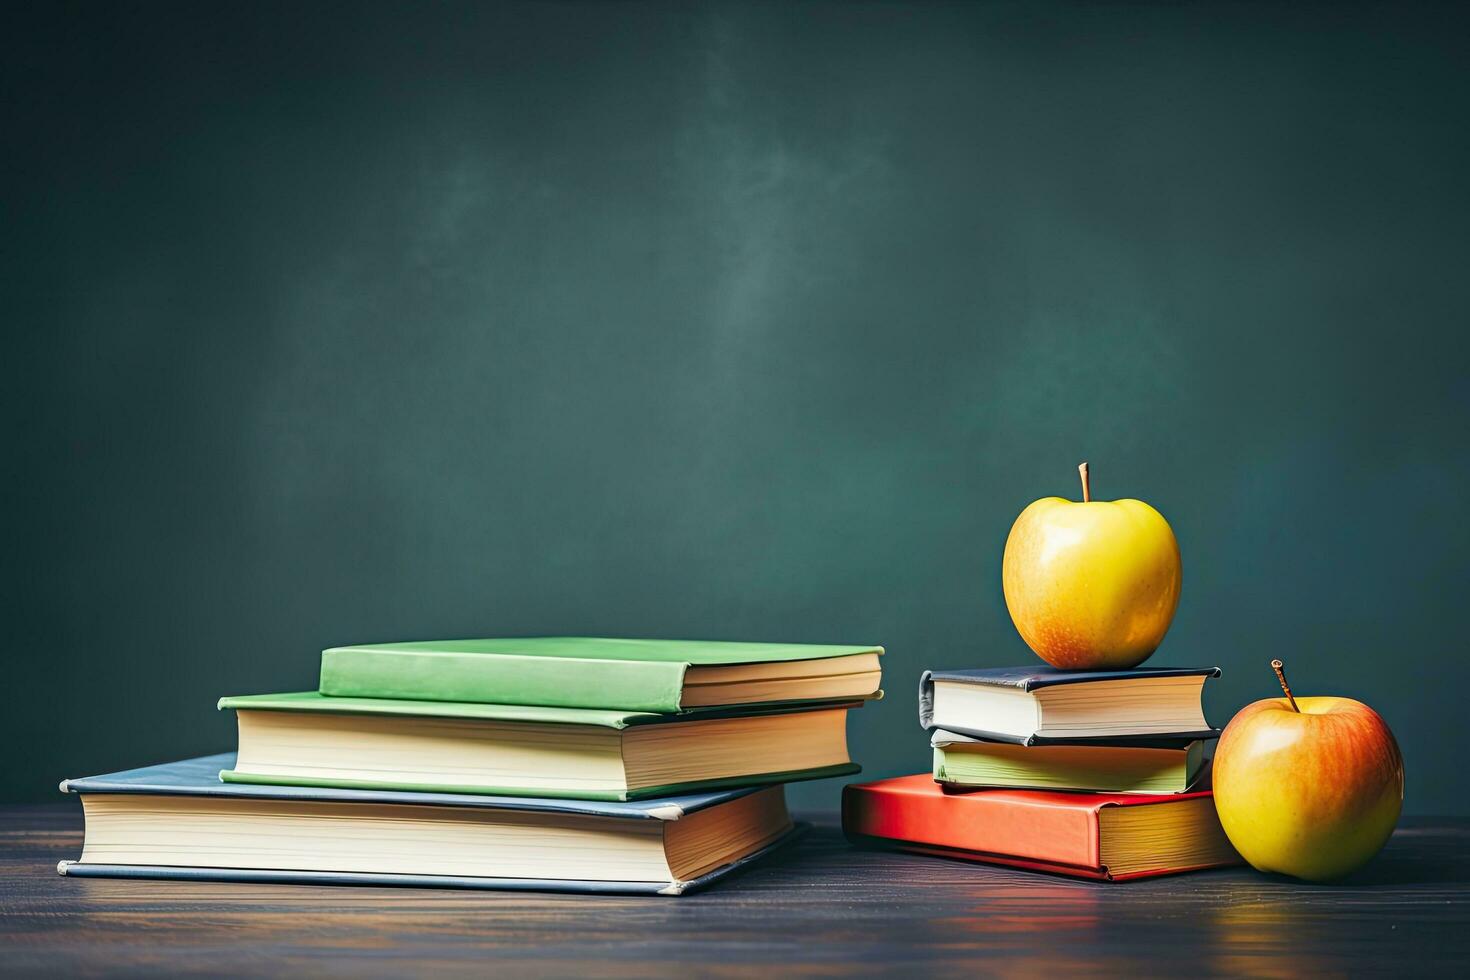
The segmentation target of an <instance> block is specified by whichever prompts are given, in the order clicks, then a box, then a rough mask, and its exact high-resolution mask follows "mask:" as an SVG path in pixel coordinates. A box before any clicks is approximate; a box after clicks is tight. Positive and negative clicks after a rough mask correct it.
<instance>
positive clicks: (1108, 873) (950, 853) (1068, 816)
mask: <svg viewBox="0 0 1470 980" xmlns="http://www.w3.org/2000/svg"><path fill="white" fill-rule="evenodd" d="M842 829H843V831H844V832H845V833H846V834H847V836H848V838H849V839H850V840H852V841H853V843H855V844H859V845H869V846H886V847H896V848H900V849H902V850H906V851H918V852H920V853H924V854H937V855H940V856H943V857H955V858H962V859H965V860H970V861H983V862H987V863H991V864H1004V865H1009V866H1011V867H1017V868H1028V869H1031V870H1034V871H1051V872H1055V873H1057V874H1064V875H1073V876H1075V877H1079V878H1095V879H1099V880H1103V881H1125V880H1127V879H1129V878H1147V877H1152V876H1154V875H1166V874H1178V873H1179V872H1182V871H1198V870H1201V869H1204V868H1218V867H1224V866H1226V865H1231V864H1239V863H1240V856H1239V855H1237V854H1236V853H1235V849H1234V848H1233V847H1231V846H1230V841H1229V839H1228V838H1226V836H1225V831H1224V829H1223V828H1221V826H1220V820H1219V818H1218V817H1217V816H1216V815H1215V801H1214V798H1213V795H1212V794H1211V793H1210V791H1209V790H1205V791H1203V792H1197V793H1181V794H1177V795H1173V796H1152V795H1149V796H1144V795H1132V794H1126V793H1059V792H1050V791H1043V790H1019V789H987V790H975V791H973V792H967V793H946V792H944V790H943V789H942V788H941V787H940V786H939V785H938V784H936V783H935V782H934V777H933V776H932V775H930V774H929V773H920V774H919V775H915V776H899V777H897V778H895V779H883V780H879V781H878V782H875V783H861V784H854V785H851V786H847V787H844V789H843V791H842Z"/></svg>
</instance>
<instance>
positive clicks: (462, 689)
mask: <svg viewBox="0 0 1470 980" xmlns="http://www.w3.org/2000/svg"><path fill="white" fill-rule="evenodd" d="M687 666H688V665H687V664H682V663H665V662H658V661H637V660H582V659H575V658H570V657H567V658H563V657H518V656H511V655H503V654H485V653H433V652H425V651H407V650H404V651H398V650H367V649H355V648H352V647H343V648H339V649H333V650H324V651H322V669H321V682H320V687H319V690H320V691H321V693H322V694H324V695H328V696H331V697H355V698H389V699H403V700H409V701H461V702H472V703H480V704H522V705H537V706H542V707H553V708H601V709H605V710H617V711H656V712H662V713H669V712H675V711H678V710H679V701H680V698H681V697H682V695H683V691H684V671H685V669H686V668H687Z"/></svg>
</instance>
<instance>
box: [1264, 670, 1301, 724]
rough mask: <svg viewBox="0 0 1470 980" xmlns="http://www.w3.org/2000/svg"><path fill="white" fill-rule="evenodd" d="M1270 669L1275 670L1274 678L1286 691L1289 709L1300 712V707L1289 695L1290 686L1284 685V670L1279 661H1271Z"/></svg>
mask: <svg viewBox="0 0 1470 980" xmlns="http://www.w3.org/2000/svg"><path fill="white" fill-rule="evenodd" d="M1271 669H1272V670H1274V671H1276V679H1277V680H1278V681H1280V682H1281V689H1282V690H1283V691H1285V692H1286V700H1288V701H1290V702H1291V710H1292V711H1295V712H1296V713H1297V714H1301V711H1302V709H1301V708H1298V707H1297V706H1296V698H1294V697H1292V696H1291V688H1289V687H1287V686H1286V671H1285V670H1284V669H1283V664H1282V663H1281V661H1279V660H1273V661H1271Z"/></svg>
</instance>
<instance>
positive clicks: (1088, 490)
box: [1077, 463, 1092, 504]
mask: <svg viewBox="0 0 1470 980" xmlns="http://www.w3.org/2000/svg"><path fill="white" fill-rule="evenodd" d="M1077 474H1078V475H1079V476H1081V477H1082V502H1083V503H1084V504H1085V503H1088V502H1090V501H1091V500H1092V484H1091V483H1090V482H1089V481H1088V478H1087V475H1088V474H1087V464H1086V463H1083V464H1082V465H1080V466H1078V467H1077Z"/></svg>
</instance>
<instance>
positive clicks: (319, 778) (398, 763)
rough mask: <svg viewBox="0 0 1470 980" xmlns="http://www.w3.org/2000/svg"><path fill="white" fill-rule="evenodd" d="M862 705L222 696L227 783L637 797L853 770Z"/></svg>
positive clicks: (588, 797)
mask: <svg viewBox="0 0 1470 980" xmlns="http://www.w3.org/2000/svg"><path fill="white" fill-rule="evenodd" d="M860 704H861V702H845V703H837V704H834V703H830V702H829V703H819V704H808V705H801V706H798V707H796V708H794V709H793V708H792V707H791V706H786V707H785V708H784V709H781V710H771V709H766V710H759V709H758V710H754V711H752V710H749V709H747V710H745V711H743V712H739V713H736V712H732V711H731V710H729V709H718V708H702V709H695V710H692V711H689V712H687V713H684V714H678V715H673V714H658V713H655V712H640V711H604V710H596V709H587V708H548V707H533V706H529V705H504V704H480V703H458V702H449V701H402V700H371V699H366V698H340V697H326V696H324V695H322V694H319V693H318V692H316V691H307V692H303V693H298V694H259V695H252V696H246V697H230V698H221V699H220V702H219V706H220V708H222V709H224V708H229V709H233V710H234V711H235V714H236V719H237V721H238V723H239V730H240V746H239V753H238V757H237V759H236V762H235V768H234V769H229V770H226V771H224V772H221V773H220V778H221V779H223V780H224V781H225V782H232V783H267V784H275V785H286V786H334V787H342V788H348V789H379V790H409V791H415V792H432V793H486V794H492V795H497V796H540V797H562V798H566V799H579V800H635V799H646V798H649V797H656V796H668V795H671V794H675V793H684V792H691V791H694V790H703V789H714V788H718V787H728V786H758V785H764V784H766V783H784V782H792V781H795V780H802V779H820V778H823V777H826V776H844V775H848V774H850V773H854V772H857V771H858V767H857V766H855V765H853V764H852V761H851V760H850V759H849V757H848V754H847V712H848V710H849V709H850V708H853V707H856V706H858V705H860Z"/></svg>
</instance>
